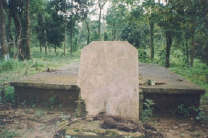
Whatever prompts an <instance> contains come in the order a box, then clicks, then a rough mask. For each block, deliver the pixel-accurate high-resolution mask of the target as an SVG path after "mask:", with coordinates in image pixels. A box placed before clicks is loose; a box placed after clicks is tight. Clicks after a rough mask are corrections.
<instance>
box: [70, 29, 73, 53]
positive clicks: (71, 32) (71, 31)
mask: <svg viewBox="0 0 208 138" xmlns="http://www.w3.org/2000/svg"><path fill="white" fill-rule="evenodd" d="M70 43H71V45H70V46H71V48H70V55H71V56H72V52H73V27H71V30H70Z"/></svg>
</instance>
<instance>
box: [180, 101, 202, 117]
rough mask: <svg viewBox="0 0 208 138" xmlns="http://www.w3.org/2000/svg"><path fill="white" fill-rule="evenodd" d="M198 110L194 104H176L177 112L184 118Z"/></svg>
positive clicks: (191, 115)
mask: <svg viewBox="0 0 208 138" xmlns="http://www.w3.org/2000/svg"><path fill="white" fill-rule="evenodd" d="M198 112H199V109H198V108H196V107H194V106H185V105H184V104H180V105H178V109H177V114H178V115H180V116H181V117H184V118H189V117H193V116H194V115H196V114H197V113H198Z"/></svg>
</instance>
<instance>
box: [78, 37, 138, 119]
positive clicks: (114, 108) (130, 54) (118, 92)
mask: <svg viewBox="0 0 208 138" xmlns="http://www.w3.org/2000/svg"><path fill="white" fill-rule="evenodd" d="M138 84H139V83H138V52H137V49H136V48H134V47H133V46H132V45H131V44H129V43H128V42H126V41H97V42H92V43H90V44H89V45H88V46H86V47H84V48H83V49H82V52H81V58H80V68H79V79H78V85H79V87H80V88H81V98H82V99H83V100H84V101H85V105H86V111H87V114H88V116H96V115H98V114H99V113H102V112H104V113H105V114H106V115H109V116H114V117H119V118H121V119H124V120H131V121H134V122H137V121H138V120H139V94H138Z"/></svg>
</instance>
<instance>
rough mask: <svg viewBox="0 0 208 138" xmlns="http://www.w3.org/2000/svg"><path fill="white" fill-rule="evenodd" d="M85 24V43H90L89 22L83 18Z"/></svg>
mask: <svg viewBox="0 0 208 138" xmlns="http://www.w3.org/2000/svg"><path fill="white" fill-rule="evenodd" d="M85 24H86V27H87V44H89V43H90V27H89V23H88V22H87V21H86V20H85Z"/></svg>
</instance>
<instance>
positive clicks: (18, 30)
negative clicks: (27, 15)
mask: <svg viewBox="0 0 208 138" xmlns="http://www.w3.org/2000/svg"><path fill="white" fill-rule="evenodd" d="M13 18H14V24H15V29H16V38H15V43H16V47H17V53H16V55H15V57H14V58H16V57H20V54H21V48H20V45H21V40H20V39H21V36H22V25H21V22H20V18H19V16H18V14H17V13H13Z"/></svg>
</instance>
